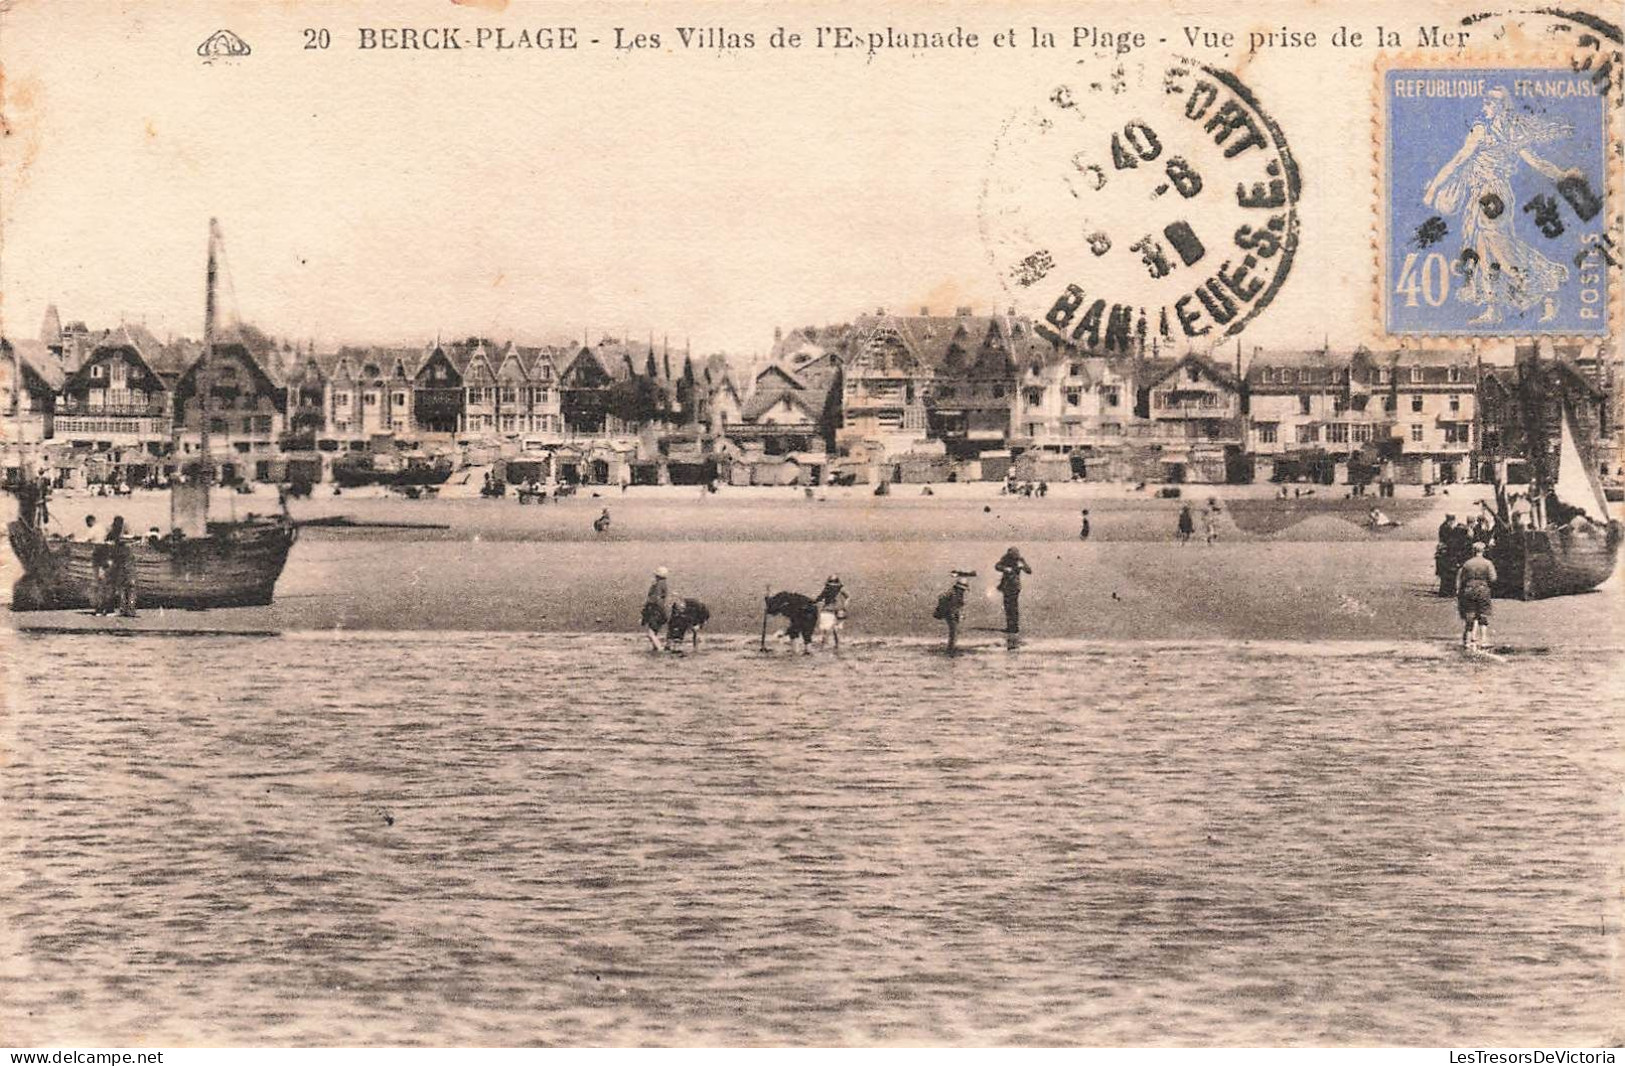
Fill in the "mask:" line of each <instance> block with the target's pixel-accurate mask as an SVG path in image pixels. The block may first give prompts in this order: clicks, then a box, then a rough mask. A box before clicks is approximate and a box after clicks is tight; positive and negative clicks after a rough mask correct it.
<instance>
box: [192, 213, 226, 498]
mask: <svg viewBox="0 0 1625 1066" xmlns="http://www.w3.org/2000/svg"><path fill="white" fill-rule="evenodd" d="M219 238H220V223H219V222H218V221H217V220H215V219H212V218H211V219H209V268H208V280H207V283H206V286H205V289H204V293H203V357H202V358H201V359H199V360H198V372H197V379H196V384H197V390H198V401H199V402H198V412H199V415H198V452H199V457H198V463H199V476H200V480H201V481H202V484H203V518H204V521H205V522H207V521H208V517H209V487H210V486H211V485H212V484H213V483H214V458H213V456H212V454H211V453H210V447H209V446H210V440H209V418H210V414H209V391H210V389H211V387H212V385H213V383H214V374H213V370H214V287H215V276H216V274H217V273H218V266H217V264H216V262H215V244H216V242H217V241H218V240H219Z"/></svg>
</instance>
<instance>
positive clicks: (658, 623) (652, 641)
mask: <svg viewBox="0 0 1625 1066" xmlns="http://www.w3.org/2000/svg"><path fill="white" fill-rule="evenodd" d="M670 576H671V574H670V571H668V570H667V569H666V568H665V567H663V566H660V567H656V568H655V579H654V582H653V583H652V584H651V585H650V586H649V595H648V596H647V597H645V598H644V601H643V629H644V632H645V635H646V636H648V638H649V647H650V648H651V649H652V650H654V651H659V650H660V631H661V630H662V629H664V628H665V626H666V617H667V615H666V601H667V599H668V598H669V597H670V596H671V593H670V591H669V590H668V589H667V588H666V578H668V577H670Z"/></svg>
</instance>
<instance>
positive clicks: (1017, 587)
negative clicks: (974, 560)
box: [640, 545, 1033, 655]
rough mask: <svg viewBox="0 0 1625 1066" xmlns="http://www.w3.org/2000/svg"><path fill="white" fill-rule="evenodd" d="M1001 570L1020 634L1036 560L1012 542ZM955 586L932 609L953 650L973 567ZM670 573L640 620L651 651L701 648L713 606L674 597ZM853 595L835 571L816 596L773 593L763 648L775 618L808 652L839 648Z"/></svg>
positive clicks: (1013, 630) (1010, 615)
mask: <svg viewBox="0 0 1625 1066" xmlns="http://www.w3.org/2000/svg"><path fill="white" fill-rule="evenodd" d="M993 569H994V570H995V571H996V572H997V573H998V574H999V583H998V585H997V589H998V592H999V594H1000V596H1001V597H1002V598H1003V600H1004V631H1005V633H1007V634H1010V635H1015V634H1017V633H1020V632H1021V579H1022V575H1023V574H1031V573H1032V572H1033V568H1032V565H1031V564H1029V563H1028V562H1027V560H1026V559H1024V558H1023V557H1022V554H1021V549H1019V548H1017V547H1015V546H1014V545H1012V546H1011V547H1010V548H1009V550H1008V551H1006V552H1005V553H1004V554H1003V555H1002V556H1000V557H999V559H998V561H997V562H995V563H994V564H993ZM953 576H954V582H953V585H952V586H951V587H950V588H949V589H948V591H947V592H944V593H943V594H942V595H941V596H939V597H938V598H937V606H936V610H935V612H934V613H933V617H935V618H936V619H937V620H938V621H940V622H942V623H944V624H945V625H946V626H947V628H948V650H949V651H950V652H952V651H956V650H957V649H958V646H959V629H960V626H961V624H962V622H963V620H964V615H965V604H966V597H967V595H968V594H969V592H970V587H971V583H970V579H971V578H973V577H975V576H976V571H974V570H955V571H953ZM670 580H671V572H670V571H669V570H668V569H667V568H666V567H664V566H661V567H657V568H656V569H655V571H654V580H653V581H652V582H651V583H650V585H649V591H648V593H647V595H646V596H645V597H644V601H643V613H642V617H641V620H640V621H641V624H642V627H643V632H644V636H645V637H646V638H647V639H648V641H649V649H650V650H651V651H655V652H659V651H671V652H675V651H681V650H682V646H683V642H684V640H685V639H687V640H688V641H689V642H690V643H691V646H692V648H693V650H694V651H698V650H699V647H700V631H701V630H702V629H704V628H705V625H706V623H707V622H709V621H710V620H711V610H710V608H709V607H707V606H706V605H705V604H704V603H702V602H701V601H700V600H697V599H695V598H693V597H691V596H690V597H674V596H672V594H671V587H670ZM851 605H852V594H851V593H850V592H849V591H848V590H847V588H846V586H845V584H844V583H843V582H842V581H841V578H840V576H839V575H836V574H831V575H830V576H829V577H828V578H827V579H825V581H824V587H823V588H822V589H820V590H819V591H818V594H817V595H815V596H807V595H804V594H802V593H799V592H772V593H769V594H768V595H767V596H766V598H765V599H764V601H763V605H762V647H763V650H766V648H767V637H768V634H767V629H768V622H769V620H770V619H771V618H773V617H779V618H782V619H783V620H784V624H783V627H782V628H780V629H779V630H778V632H777V633H776V634H775V638H776V639H781V640H788V641H789V642H790V645H791V647H792V648H794V647H795V646H797V645H798V644H799V645H800V648H801V653H802V654H803V655H811V654H812V645H813V641H814V640H815V639H816V640H817V641H818V644H819V646H820V647H823V646H825V645H827V644H829V643H831V642H833V643H834V646H835V650H836V651H837V652H838V651H840V649H841V631H842V630H843V629H844V628H845V627H846V620H847V615H848V612H849V611H850V609H851Z"/></svg>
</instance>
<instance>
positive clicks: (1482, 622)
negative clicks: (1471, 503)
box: [1433, 512, 1500, 650]
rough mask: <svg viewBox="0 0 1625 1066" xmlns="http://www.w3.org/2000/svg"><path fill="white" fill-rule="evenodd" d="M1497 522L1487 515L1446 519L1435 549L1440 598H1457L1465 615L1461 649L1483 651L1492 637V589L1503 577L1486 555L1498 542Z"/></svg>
mask: <svg viewBox="0 0 1625 1066" xmlns="http://www.w3.org/2000/svg"><path fill="white" fill-rule="evenodd" d="M1495 526H1496V523H1495V522H1494V521H1493V520H1491V518H1490V516H1489V514H1488V513H1487V512H1485V513H1481V514H1479V515H1478V516H1477V517H1476V518H1473V519H1468V518H1465V517H1463V518H1457V517H1456V516H1455V515H1453V514H1447V515H1445V516H1444V521H1442V522H1440V523H1439V542H1438V544H1437V545H1436V546H1435V547H1434V549H1433V568H1434V571H1435V572H1436V573H1437V574H1438V577H1439V595H1441V596H1451V595H1453V596H1455V597H1456V613H1457V614H1459V615H1460V616H1461V646H1462V647H1463V648H1466V649H1468V650H1474V649H1481V648H1483V646H1484V643H1485V642H1486V641H1487V640H1488V639H1489V635H1490V612H1491V610H1492V608H1493V606H1494V595H1493V592H1492V588H1493V586H1494V585H1495V582H1496V581H1498V580H1499V579H1500V576H1499V575H1498V574H1497V573H1496V572H1495V564H1494V563H1492V562H1490V561H1489V559H1488V558H1486V557H1485V554H1484V553H1485V552H1486V551H1488V550H1489V548H1490V546H1491V545H1493V544H1494V543H1495V533H1496V529H1495Z"/></svg>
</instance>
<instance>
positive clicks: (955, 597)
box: [933, 577, 970, 655]
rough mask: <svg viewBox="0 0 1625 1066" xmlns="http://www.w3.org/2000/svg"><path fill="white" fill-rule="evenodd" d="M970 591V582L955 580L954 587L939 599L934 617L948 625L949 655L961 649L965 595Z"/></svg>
mask: <svg viewBox="0 0 1625 1066" xmlns="http://www.w3.org/2000/svg"><path fill="white" fill-rule="evenodd" d="M968 591H970V581H969V580H968V579H966V578H963V577H956V578H954V587H953V588H951V589H949V590H948V591H947V592H944V593H943V594H942V595H941V596H938V597H937V609H936V611H935V612H934V613H933V617H935V618H937V619H939V620H940V621H943V622H946V623H947V624H948V654H949V655H952V654H953V653H954V652H955V651H956V650H958V647H959V622H960V619H962V618H964V617H965V593H966V592H968Z"/></svg>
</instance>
